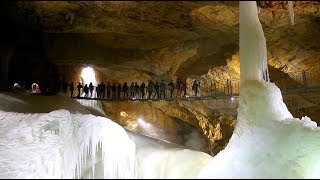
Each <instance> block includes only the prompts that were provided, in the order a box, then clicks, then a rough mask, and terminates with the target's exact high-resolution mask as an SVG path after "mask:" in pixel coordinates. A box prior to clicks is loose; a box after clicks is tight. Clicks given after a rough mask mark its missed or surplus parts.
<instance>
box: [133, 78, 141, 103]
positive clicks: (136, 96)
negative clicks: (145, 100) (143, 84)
mask: <svg viewBox="0 0 320 180" xmlns="http://www.w3.org/2000/svg"><path fill="white" fill-rule="evenodd" d="M139 91H140V87H139V85H138V83H137V82H136V83H135V84H134V92H135V95H134V97H135V98H136V99H139Z"/></svg>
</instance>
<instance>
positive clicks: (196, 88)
mask: <svg viewBox="0 0 320 180" xmlns="http://www.w3.org/2000/svg"><path fill="white" fill-rule="evenodd" d="M199 87H200V82H199V83H197V80H194V81H193V85H192V90H193V91H194V96H195V97H197V94H198V91H199Z"/></svg>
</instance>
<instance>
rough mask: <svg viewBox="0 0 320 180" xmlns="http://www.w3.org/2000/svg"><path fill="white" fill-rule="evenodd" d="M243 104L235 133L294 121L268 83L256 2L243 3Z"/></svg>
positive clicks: (241, 36) (273, 86)
mask: <svg viewBox="0 0 320 180" xmlns="http://www.w3.org/2000/svg"><path fill="white" fill-rule="evenodd" d="M239 49H240V83H241V84H240V102H239V108H238V121H239V122H238V125H237V126H236V129H235V131H236V133H240V132H238V130H242V129H243V128H244V126H247V125H248V124H254V123H258V122H263V121H267V120H282V119H285V118H292V115H291V113H290V112H289V111H288V109H287V107H286V105H285V104H284V102H283V99H282V95H281V91H280V89H279V88H278V87H276V86H275V85H274V84H272V83H269V74H268V63H267V46H266V39H265V37H264V33H263V29H262V25H261V23H260V21H259V18H258V10H257V5H256V2H255V1H252V2H251V1H243V2H240V47H239Z"/></svg>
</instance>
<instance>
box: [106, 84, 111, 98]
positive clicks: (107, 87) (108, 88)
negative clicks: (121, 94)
mask: <svg viewBox="0 0 320 180" xmlns="http://www.w3.org/2000/svg"><path fill="white" fill-rule="evenodd" d="M106 89H107V99H110V93H111V84H110V82H108V84H107V86H106Z"/></svg>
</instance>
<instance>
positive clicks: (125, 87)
mask: <svg viewBox="0 0 320 180" xmlns="http://www.w3.org/2000/svg"><path fill="white" fill-rule="evenodd" d="M122 91H123V99H128V84H127V82H124V83H123V87H122Z"/></svg>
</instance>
